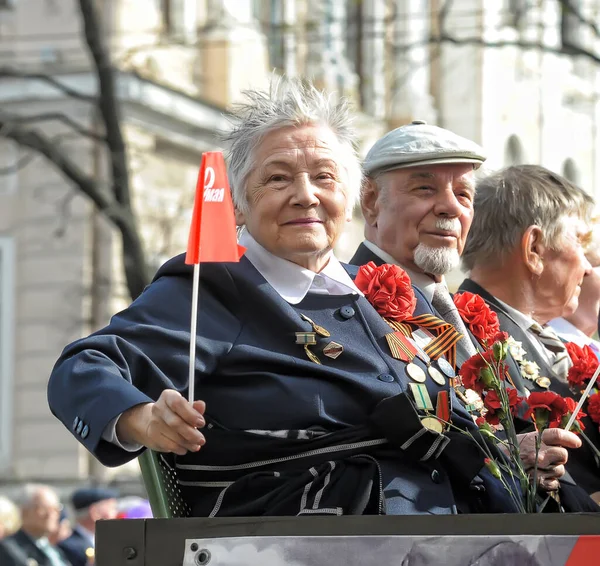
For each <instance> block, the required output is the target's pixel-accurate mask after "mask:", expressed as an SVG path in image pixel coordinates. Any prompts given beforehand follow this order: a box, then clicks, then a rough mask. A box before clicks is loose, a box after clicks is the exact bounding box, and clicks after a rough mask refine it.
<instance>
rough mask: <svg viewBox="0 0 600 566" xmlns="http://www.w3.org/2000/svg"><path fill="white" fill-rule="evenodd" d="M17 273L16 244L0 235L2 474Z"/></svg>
mask: <svg viewBox="0 0 600 566" xmlns="http://www.w3.org/2000/svg"><path fill="white" fill-rule="evenodd" d="M14 271H15V250H14V241H13V239H12V238H11V237H6V236H0V471H5V470H7V469H8V468H9V467H10V463H11V455H12V432H13V431H12V429H13V426H12V424H13V422H12V419H13V397H14V392H13V381H14V375H13V373H14V359H13V358H14V311H13V309H14V295H15V292H14V291H15V287H14Z"/></svg>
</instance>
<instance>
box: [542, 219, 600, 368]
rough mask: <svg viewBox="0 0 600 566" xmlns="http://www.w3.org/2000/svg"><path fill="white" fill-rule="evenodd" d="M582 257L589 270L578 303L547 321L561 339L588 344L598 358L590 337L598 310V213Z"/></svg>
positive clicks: (597, 346) (597, 345)
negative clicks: (590, 267)
mask: <svg viewBox="0 0 600 566" xmlns="http://www.w3.org/2000/svg"><path fill="white" fill-rule="evenodd" d="M585 257H586V258H587V260H588V261H589V262H590V265H591V266H592V270H591V272H590V274H589V275H588V276H587V277H585V278H584V280H583V283H582V285H581V293H580V294H579V306H578V307H577V309H576V310H575V312H574V313H572V314H568V315H567V316H564V317H559V318H555V319H553V320H551V321H550V322H549V323H548V324H549V325H550V326H551V327H552V328H554V330H555V331H556V333H557V334H558V335H559V337H560V338H561V339H562V340H565V341H566V342H574V343H575V344H577V345H578V346H581V347H583V346H585V345H588V346H589V347H590V348H591V349H592V350H593V352H594V354H596V356H597V357H598V358H600V342H598V341H597V340H594V339H593V338H592V336H593V335H594V334H595V332H596V327H597V324H598V314H599V313H600V217H595V218H594V220H593V223H592V232H591V238H590V243H589V244H588V247H587V249H586V253H585Z"/></svg>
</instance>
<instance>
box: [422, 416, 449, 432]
mask: <svg viewBox="0 0 600 566" xmlns="http://www.w3.org/2000/svg"><path fill="white" fill-rule="evenodd" d="M421 424H422V425H423V426H424V427H425V428H427V429H429V430H431V431H433V432H437V433H438V434H442V432H444V425H443V424H442V422H441V421H439V420H438V419H436V418H435V417H425V418H424V419H421Z"/></svg>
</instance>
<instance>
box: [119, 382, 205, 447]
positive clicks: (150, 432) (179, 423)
mask: <svg viewBox="0 0 600 566" xmlns="http://www.w3.org/2000/svg"><path fill="white" fill-rule="evenodd" d="M205 409H206V405H205V404H204V401H194V403H193V404H190V403H189V401H187V400H186V399H185V398H184V397H182V396H181V394H180V393H178V392H177V391H175V390H173V389H166V390H165V391H163V392H162V393H161V395H160V397H159V398H158V401H156V403H144V404H142V405H137V406H135V407H132V408H131V409H128V410H127V411H125V412H124V413H123V414H122V415H121V418H119V420H118V422H117V438H118V439H119V441H121V442H126V443H130V444H142V445H144V446H146V447H148V448H150V449H152V450H156V451H158V452H174V453H175V454H179V455H180V456H183V455H184V454H186V453H187V452H197V451H198V450H200V448H201V447H202V445H203V444H204V443H205V442H206V440H205V438H204V435H203V434H202V433H201V432H200V431H199V430H198V429H199V428H202V427H203V426H204V425H205V422H204V416H203V415H204V411H205Z"/></svg>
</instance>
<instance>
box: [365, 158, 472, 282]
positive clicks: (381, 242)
mask: <svg viewBox="0 0 600 566" xmlns="http://www.w3.org/2000/svg"><path fill="white" fill-rule="evenodd" d="M374 185H375V183H374V182H373V181H372V180H371V182H370V183H369V185H368V187H367V189H366V191H365V193H364V198H363V203H362V204H363V212H364V214H365V218H366V221H367V222H368V223H369V225H371V226H372V227H373V228H374V230H373V231H374V232H375V234H376V236H375V240H376V241H375V242H374V243H375V244H377V245H378V246H379V247H380V248H381V249H383V250H384V251H385V252H387V253H389V254H390V255H391V256H392V257H393V258H394V259H395V260H396V261H397V262H398V263H399V264H401V265H404V266H406V267H408V268H410V269H413V270H415V271H419V272H425V273H430V274H434V275H441V274H443V273H446V272H447V271H450V270H451V269H452V268H454V267H456V266H457V265H458V262H459V258H460V254H461V253H462V251H463V248H464V245H465V240H466V238H467V234H468V232H469V228H470V227H471V222H472V220H473V197H474V194H475V181H474V176H473V165H472V164H470V163H453V164H440V165H424V166H421V167H409V168H403V169H396V170H394V171H389V172H387V173H383V174H382V175H380V176H379V177H378V179H377V185H378V187H379V190H378V189H377V188H376V187H375V186H374Z"/></svg>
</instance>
